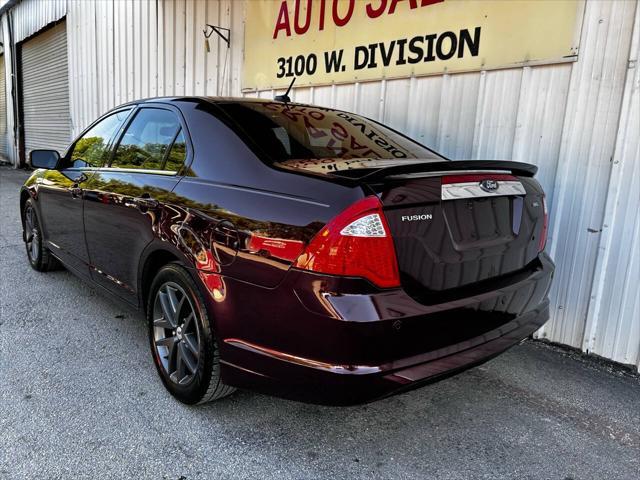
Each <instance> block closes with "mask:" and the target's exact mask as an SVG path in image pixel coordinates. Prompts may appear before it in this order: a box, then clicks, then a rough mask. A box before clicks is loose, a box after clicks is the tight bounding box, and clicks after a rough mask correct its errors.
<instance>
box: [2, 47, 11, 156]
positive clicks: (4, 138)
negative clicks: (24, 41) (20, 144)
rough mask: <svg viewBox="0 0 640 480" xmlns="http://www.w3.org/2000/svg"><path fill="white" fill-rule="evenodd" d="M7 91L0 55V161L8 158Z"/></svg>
mask: <svg viewBox="0 0 640 480" xmlns="http://www.w3.org/2000/svg"><path fill="white" fill-rule="evenodd" d="M7 133H8V132H7V89H6V80H5V74H4V55H3V54H0V160H4V159H6V158H8V155H7V153H8V146H9V141H8V137H7Z"/></svg>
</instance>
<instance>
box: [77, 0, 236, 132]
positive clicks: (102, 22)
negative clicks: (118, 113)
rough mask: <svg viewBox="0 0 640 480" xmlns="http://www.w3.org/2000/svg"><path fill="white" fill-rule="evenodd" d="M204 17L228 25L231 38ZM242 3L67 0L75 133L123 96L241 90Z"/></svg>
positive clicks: (208, 93)
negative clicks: (210, 28)
mask: <svg viewBox="0 0 640 480" xmlns="http://www.w3.org/2000/svg"><path fill="white" fill-rule="evenodd" d="M206 23H210V24H213V25H219V26H222V27H227V28H231V45H232V48H227V45H226V43H224V42H223V41H221V40H218V38H217V37H215V36H213V37H211V39H210V42H209V43H210V47H211V51H210V52H209V53H207V51H206V49H205V44H204V36H203V33H202V30H203V29H204V27H205V24H206ZM243 24H244V2H242V1H237V0H236V1H234V0H226V1H202V0H186V1H175V2H174V1H171V0H164V1H163V0H158V1H157V2H155V1H153V2H139V1H135V0H122V1H116V2H108V1H97V2H91V1H84V2H83V1H70V2H69V8H68V13H67V27H68V34H69V42H68V43H69V68H70V72H71V85H70V91H71V95H72V100H71V105H72V112H71V116H72V119H73V131H74V133H78V132H80V131H81V130H82V129H83V128H84V127H85V126H86V125H87V124H89V123H90V122H91V121H92V120H93V119H95V118H96V117H97V116H98V115H99V114H101V113H103V112H105V111H106V110H109V109H110V108H112V107H114V106H116V105H119V104H121V103H124V102H127V101H130V100H134V99H138V98H145V97H153V96H162V95H185V94H186V95H232V94H235V95H239V94H240V67H241V62H242V58H243V43H244V40H243V37H244V30H243Z"/></svg>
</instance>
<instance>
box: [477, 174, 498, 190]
mask: <svg viewBox="0 0 640 480" xmlns="http://www.w3.org/2000/svg"><path fill="white" fill-rule="evenodd" d="M480 188H481V189H482V190H484V191H485V192H489V193H493V192H495V191H496V190H498V182H496V181H495V180H492V179H490V178H486V179H484V180H482V181H481V182H480Z"/></svg>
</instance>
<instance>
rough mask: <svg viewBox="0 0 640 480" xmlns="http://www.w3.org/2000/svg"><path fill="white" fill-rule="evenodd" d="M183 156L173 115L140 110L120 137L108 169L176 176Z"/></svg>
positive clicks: (178, 122) (179, 126) (184, 151)
mask: <svg viewBox="0 0 640 480" xmlns="http://www.w3.org/2000/svg"><path fill="white" fill-rule="evenodd" d="M185 156H186V145H185V140H184V134H183V132H182V126H181V124H180V121H179V120H178V117H177V116H176V114H175V113H173V112H172V111H170V110H164V109H160V108H143V109H141V110H140V111H138V113H137V114H136V116H135V118H134V119H133V121H132V122H131V123H130V124H129V126H128V127H127V129H126V130H125V132H124V134H123V135H122V138H121V139H120V142H119V144H118V147H117V148H116V151H115V153H114V157H113V161H112V162H111V167H115V168H133V169H143V170H168V171H174V172H177V171H178V170H179V169H180V167H181V166H182V165H183V163H184V160H185Z"/></svg>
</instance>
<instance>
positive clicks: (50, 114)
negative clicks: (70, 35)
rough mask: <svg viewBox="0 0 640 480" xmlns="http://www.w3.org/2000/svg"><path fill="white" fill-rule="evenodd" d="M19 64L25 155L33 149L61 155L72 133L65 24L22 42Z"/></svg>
mask: <svg viewBox="0 0 640 480" xmlns="http://www.w3.org/2000/svg"><path fill="white" fill-rule="evenodd" d="M20 62H21V66H22V110H23V119H22V120H23V124H24V147H25V152H26V154H27V156H28V155H29V152H30V151H31V150H33V149H35V148H50V149H54V150H58V151H59V152H62V151H64V150H65V149H66V147H67V146H68V143H69V140H70V134H71V118H70V115H69V70H68V65H67V33H66V28H65V24H64V23H61V24H59V25H56V26H55V27H53V28H51V29H49V30H46V31H44V32H42V33H39V34H38V35H36V36H35V37H33V38H31V39H29V40H27V41H26V42H24V43H23V45H22V54H21V58H20ZM43 73H46V74H43Z"/></svg>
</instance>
